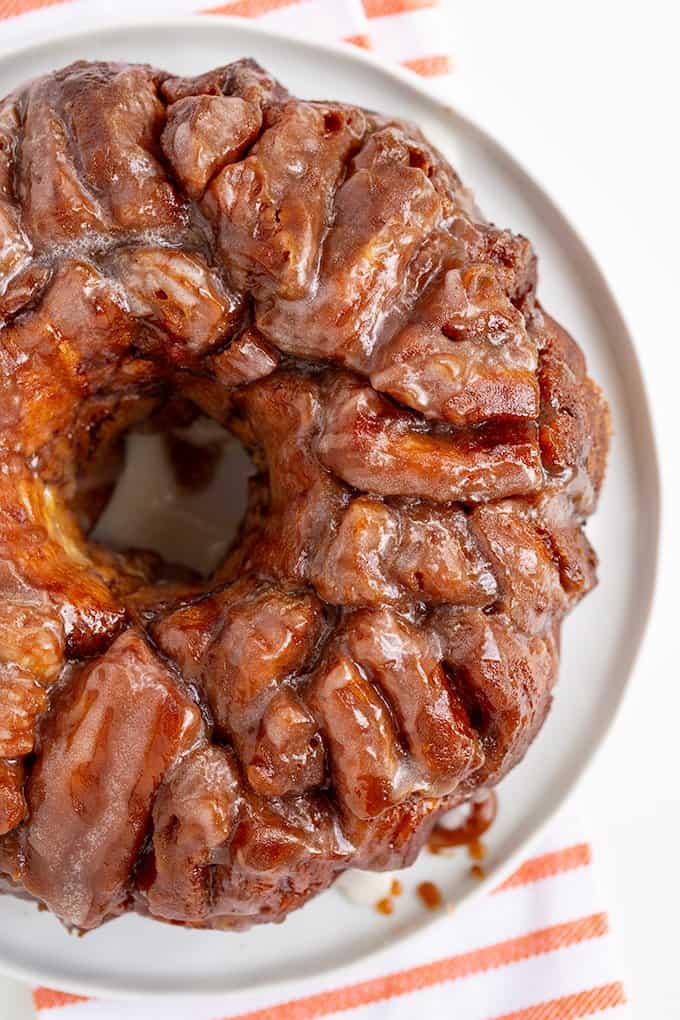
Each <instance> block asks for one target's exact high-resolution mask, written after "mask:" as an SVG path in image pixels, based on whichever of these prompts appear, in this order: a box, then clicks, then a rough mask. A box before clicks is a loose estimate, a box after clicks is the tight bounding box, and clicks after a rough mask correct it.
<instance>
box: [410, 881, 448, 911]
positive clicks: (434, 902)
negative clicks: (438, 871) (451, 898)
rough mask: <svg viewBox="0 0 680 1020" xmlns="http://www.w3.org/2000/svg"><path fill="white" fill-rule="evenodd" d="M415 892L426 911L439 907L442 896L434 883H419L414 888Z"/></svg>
mask: <svg viewBox="0 0 680 1020" xmlns="http://www.w3.org/2000/svg"><path fill="white" fill-rule="evenodd" d="M416 892H417V894H418V896H419V897H420V899H421V901H422V903H423V904H424V905H425V906H426V907H427V909H428V910H438V909H439V907H441V905H442V903H443V900H442V894H441V892H440V890H439V888H438V887H437V886H436V885H435V884H434V882H421V883H420V884H419V885H417V886H416Z"/></svg>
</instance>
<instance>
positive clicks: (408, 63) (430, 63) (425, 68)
mask: <svg viewBox="0 0 680 1020" xmlns="http://www.w3.org/2000/svg"><path fill="white" fill-rule="evenodd" d="M401 63H402V67H408V69H409V71H415V72H416V74H420V75H422V76H423V78H435V77H436V76H437V75H438V74H450V73H451V70H452V68H451V60H450V58H449V56H448V54H446V53H433V54H432V55H431V56H429V57H414V58H413V60H402V62H401Z"/></svg>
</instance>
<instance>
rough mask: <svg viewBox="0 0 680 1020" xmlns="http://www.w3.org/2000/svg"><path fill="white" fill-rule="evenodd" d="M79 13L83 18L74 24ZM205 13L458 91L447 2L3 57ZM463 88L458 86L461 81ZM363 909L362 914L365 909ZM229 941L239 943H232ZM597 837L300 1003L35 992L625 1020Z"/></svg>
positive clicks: (56, 21) (33, 6)
mask: <svg viewBox="0 0 680 1020" xmlns="http://www.w3.org/2000/svg"><path fill="white" fill-rule="evenodd" d="M67 10H68V13H69V15H70V16H69V17H65V14H66V11H67ZM197 10H200V11H201V13H205V14H232V15H239V16H242V17H251V18H257V19H258V21H260V22H261V23H262V24H264V25H266V26H268V27H271V28H272V29H275V30H278V31H282V32H289V33H291V34H297V35H304V36H306V37H308V38H315V39H336V40H337V39H340V40H343V41H345V42H347V43H349V44H353V45H357V46H362V47H365V48H367V49H372V50H375V51H377V52H378V53H379V54H380V55H381V56H384V57H385V58H386V59H388V60H390V61H393V62H397V63H399V64H401V65H403V66H404V67H407V68H410V69H411V70H412V71H414V72H416V73H418V74H420V75H423V76H425V77H428V78H432V79H436V80H437V83H438V85H439V87H440V88H441V87H442V86H443V87H446V84H447V79H446V76H447V75H450V74H451V63H450V58H449V54H448V45H447V42H448V39H447V34H446V31H445V28H446V26H445V24H444V23H443V22H442V20H441V11H440V9H439V2H438V0H233V2H231V3H229V2H226V3H222V4H219V3H218V4H214V3H213V2H212V0H205V6H203V4H202V3H199V4H198V5H197V3H196V0H143V2H141V3H140V0H0V18H2V19H5V20H4V22H3V24H2V25H0V51H7V50H11V49H12V48H13V47H15V46H17V45H25V44H26V43H27V42H30V41H34V40H35V41H37V40H38V39H40V38H46V37H50V36H54V34H55V32H59V31H63V30H68V28H69V27H74V26H77V25H79V24H81V23H82V21H83V20H91V19H92V17H93V15H94V16H96V17H100V16H101V18H102V19H105V18H106V17H107V16H113V15H115V17H116V18H120V17H122V16H125V14H126V13H127V12H128V11H129V13H130V14H131V15H139V14H140V12H141V13H143V14H145V15H153V14H157V13H162V14H166V15H171V14H181V13H190V12H195V11H197ZM450 81H451V87H452V89H454V88H455V78H454V77H451V79H450ZM360 909H362V908H360V907H357V910H360ZM225 937H228V936H225ZM620 978H621V975H620V970H619V965H618V962H617V958H616V955H615V953H614V952H613V947H612V936H611V934H610V931H609V925H608V921H607V914H606V911H605V908H604V905H603V903H602V900H601V894H600V891H599V889H598V887H597V884H596V882H595V877H594V875H593V869H592V865H591V852H590V847H589V845H588V844H587V842H584V841H583V827H582V823H581V822H580V820H579V819H578V818H577V817H575V816H574V814H573V811H572V810H571V809H567V810H566V811H563V812H562V814H561V816H560V817H559V818H558V819H557V820H555V821H553V822H552V823H551V825H550V827H549V828H548V830H547V831H546V833H544V835H543V836H542V838H541V839H540V841H539V842H538V843H537V844H536V845H535V846H534V847H533V849H532V856H531V857H530V858H528V859H527V860H525V861H524V863H523V864H522V865H521V866H520V867H519V868H518V869H517V871H515V872H514V874H512V875H511V876H510V877H509V878H508V879H506V881H505V882H503V883H502V885H500V886H499V887H498V888H496V889H494V890H493V891H492V892H491V893H490V894H489V895H487V896H484V897H482V898H481V899H477V900H476V901H475V903H474V904H473V905H471V906H470V907H469V908H466V909H463V910H461V912H460V913H459V914H458V913H455V912H453V914H452V913H451V912H442V916H441V917H440V918H439V919H437V920H436V921H435V922H434V923H433V924H432V925H430V926H429V927H428V928H427V929H426V930H425V931H424V932H422V933H420V934H418V935H415V936H414V937H413V938H411V939H410V940H408V941H406V942H405V943H403V944H401V945H399V946H397V947H396V948H395V949H393V950H391V951H389V952H387V953H383V954H381V956H380V957H379V958H377V959H376V958H373V959H371V960H369V961H366V962H365V963H360V964H358V965H355V966H354V967H352V968H351V969H350V970H347V971H345V972H340V973H338V972H334V973H333V975H331V976H330V977H325V978H323V977H322V978H317V979H313V980H306V981H304V982H300V984H299V987H297V988H296V989H295V990H294V991H293V992H291V989H290V986H289V985H288V986H286V988H285V990H282V991H281V992H280V993H279V994H277V993H276V991H271V990H269V991H266V992H262V993H260V992H257V991H254V992H247V993H237V994H234V995H230V996H222V997H218V998H216V997H211V998H199V999H195V1000H194V999H191V1000H189V999H185V998H180V999H177V998H175V999H144V1000H137V1001H130V1000H116V1001H108V1000H101V999H99V1000H94V999H85V998H82V997H79V996H74V995H70V994H67V993H64V992H60V991H57V990H54V989H48V988H36V989H35V990H34V993H33V997H34V1002H35V1007H36V1011H37V1015H38V1017H39V1018H41V1020H312V1018H316V1017H336V1016H340V1015H342V1016H344V1017H347V1020H412V1018H414V1017H417V1016H427V1017H428V1020H440V1018H441V1020H443V1018H445V1017H446V1018H447V1020H448V1018H454V1017H455V1020H576V1018H579V1017H590V1018H594V1020H596V1018H606V1020H610V1018H611V1020H623V1018H625V1017H628V1016H629V1013H628V1007H627V1006H626V997H625V993H624V988H623V984H622V982H621V979H620Z"/></svg>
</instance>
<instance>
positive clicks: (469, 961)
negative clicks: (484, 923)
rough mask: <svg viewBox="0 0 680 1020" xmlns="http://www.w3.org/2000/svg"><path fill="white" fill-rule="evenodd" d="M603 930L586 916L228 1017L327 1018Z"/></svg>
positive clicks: (598, 918)
mask: <svg viewBox="0 0 680 1020" xmlns="http://www.w3.org/2000/svg"><path fill="white" fill-rule="evenodd" d="M607 930H608V926H607V915H606V914H591V915H590V916H588V917H581V918H578V919H577V920H575V921H568V922H566V923H565V924H557V925H554V926H552V927H550V928H542V929H541V930H540V931H533V932H530V933H529V934H528V935H521V936H519V937H518V938H514V939H508V940H507V941H506V942H498V943H496V944H495V945H492V946H485V947H484V948H482V949H474V950H472V952H469V953H460V954H459V955H457V956H450V957H448V958H447V959H445V960H437V961H435V962H434V963H427V964H423V965H422V966H420V967H412V968H411V969H409V970H402V971H397V972H396V973H394V974H387V975H386V976H384V977H379V978H373V979H372V980H370V981H362V982H360V983H359V984H356V985H348V986H346V987H345V988H336V989H334V990H331V991H328V992H321V993H320V994H318V995H310V996H307V997H305V998H303V999H294V1000H292V1001H291V1002H286V1003H282V1004H281V1005H279V1006H269V1007H267V1008H266V1009H260V1010H255V1011H254V1012H251V1013H242V1014H241V1015H240V1016H238V1017H232V1018H231V1020H315V1018H317V1017H323V1016H328V1014H329V1013H340V1012H342V1011H343V1010H347V1009H357V1008H358V1007H359V1006H367V1005H369V1004H371V1003H373V1002H380V1001H382V1000H384V999H391V998H394V997H395V996H398V995H407V994H408V993H409V992H417V991H419V990H420V989H422V988H428V987H429V986H430V985H436V984H441V982H443V981H457V980H459V979H460V978H465V977H469V976H470V975H472V974H480V973H483V972H484V971H487V970H492V969H494V968H496V967H506V966H508V965H509V964H512V963H518V962H519V961H520V960H527V959H529V958H530V957H532V956H539V955H541V954H543V953H551V952H554V951H555V950H556V949H563V948H564V947H566V946H574V945H577V944H578V943H579V942H585V941H586V940H588V939H595V938H600V937H601V936H603V935H605V934H606V932H607ZM556 1020H557V1018H556ZM560 1020H561V1018H560Z"/></svg>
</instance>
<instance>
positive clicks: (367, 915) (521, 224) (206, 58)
mask: <svg viewBox="0 0 680 1020" xmlns="http://www.w3.org/2000/svg"><path fill="white" fill-rule="evenodd" d="M241 56H253V57H255V58H256V59H257V60H259V61H260V62H261V63H262V64H264V65H265V67H267V68H269V69H270V70H271V71H273V72H274V73H275V74H276V75H277V76H279V77H280V78H281V79H282V80H283V81H284V82H285V84H286V85H288V86H289V87H290V88H291V89H292V90H293V91H295V92H298V93H299V94H301V95H303V96H308V97H310V98H312V97H313V98H324V97H330V98H338V99H343V100H347V101H349V102H356V103H360V104H362V105H365V106H369V107H373V108H374V109H378V110H383V111H386V112H389V113H392V114H395V115H398V116H400V117H407V118H411V119H413V120H414V121H417V122H418V123H419V124H420V125H421V126H422V127H423V128H424V130H425V132H426V133H427V134H428V135H429V137H430V138H431V139H432V140H433V141H434V142H435V143H436V144H437V145H439V146H440V147H441V149H442V150H443V151H444V152H445V153H446V154H448V155H449V156H450V158H451V159H452V161H453V162H454V163H455V165H456V166H457V168H458V169H459V171H460V172H461V174H462V176H463V179H464V180H465V181H466V182H467V183H468V184H470V185H471V186H472V187H473V188H474V189H475V192H476V194H477V197H478V199H479V202H480V204H481V207H482V209H484V210H485V212H486V214H487V215H488V216H489V217H490V218H491V219H493V220H495V221H496V222H498V223H500V224H502V225H503V226H509V227H512V228H513V229H515V230H519V231H521V232H522V233H525V234H526V235H528V236H529V237H530V238H531V239H532V241H533V242H534V244H535V247H536V249H537V251H538V253H539V257H540V274H541V283H540V296H541V299H542V301H543V302H544V304H545V305H546V306H547V307H548V308H549V309H550V310H551V312H553V314H555V315H556V316H557V318H558V319H559V320H560V321H561V322H563V323H565V325H566V326H567V327H568V328H569V329H570V330H571V331H572V332H573V333H574V335H575V336H576V338H577V339H578V341H579V343H580V344H581V345H582V346H583V348H584V350H585V352H586V355H587V357H588V362H589V365H590V369H591V371H592V374H593V375H594V377H595V378H596V379H597V380H598V381H599V382H600V384H601V385H602V386H603V388H604V391H605V393H606V395H607V398H608V400H609V403H610V406H611V410H612V415H613V423H614V441H613V447H612V452H611V458H610V466H609V473H608V477H607V482H606V485H605V489H604V495H603V498H602V503H601V507H600V510H599V512H598V514H597V515H596V517H595V518H594V520H593V521H592V523H591V524H590V526H589V534H590V537H591V539H592V541H593V543H594V545H595V548H596V549H597V551H598V553H599V555H600V559H601V567H600V577H601V581H600V586H599V587H598V589H597V590H596V591H595V593H594V594H592V595H590V596H589V598H588V599H587V601H586V603H585V605H584V606H582V607H581V608H579V609H577V610H576V612H575V613H574V614H573V616H572V617H571V618H570V619H569V620H568V622H567V624H566V627H565V631H564V642H563V645H564V653H563V659H562V670H561V679H560V683H559V685H558V689H557V695H556V700H555V706H554V708H553V711H552V713H551V715H550V718H549V719H548V722H547V724H546V725H545V727H544V729H543V732H542V733H541V735H540V737H539V738H538V740H537V741H536V743H535V744H534V746H533V747H532V748H531V750H530V752H529V754H528V755H527V757H526V760H525V761H524V763H523V764H522V765H521V766H520V767H519V768H517V769H516V770H515V771H514V772H513V773H512V774H511V775H510V777H509V778H508V779H507V780H506V781H505V782H504V783H503V785H502V788H501V791H500V802H501V809H500V816H499V819H498V821H497V823H496V824H495V826H494V827H493V829H492V831H491V834H490V838H489V840H488V843H489V850H490V855H489V859H488V861H487V862H486V868H487V876H488V877H487V880H486V883H482V884H480V883H479V882H476V881H475V880H473V879H471V878H470V876H469V862H468V861H466V860H465V859H464V855H463V854H459V855H458V857H457V858H454V859H441V858H433V857H432V856H430V855H428V854H427V853H425V854H423V855H422V856H421V858H420V860H419V862H418V863H417V864H416V865H415V866H414V868H413V869H412V870H411V871H410V872H408V873H406V874H405V877H404V881H405V884H406V889H407V895H405V896H403V897H402V898H401V899H400V900H399V903H398V910H397V912H396V913H395V915H394V916H393V918H385V917H382V916H380V915H378V914H377V913H376V912H374V911H372V910H370V909H369V908H361V907H357V906H352V905H350V904H349V903H348V902H346V901H345V900H344V899H343V898H342V897H341V896H340V895H339V894H338V893H337V892H335V891H333V890H331V891H329V892H327V893H325V894H324V895H323V896H321V897H319V898H317V899H316V900H315V901H314V902H312V903H311V904H310V905H309V906H307V907H305V908H304V909H303V910H302V911H300V912H298V913H296V914H294V915H292V916H291V917H290V918H289V919H288V920H287V921H286V922H285V925H284V926H283V927H280V926H268V927H264V928H257V929H254V930H253V931H252V932H250V933H246V934H218V933H212V932H190V931H183V930H181V929H178V928H171V927H165V926H163V925H159V924H154V923H152V922H149V921H145V920H142V919H140V918H136V917H126V918H123V919H121V920H119V921H115V922H113V923H112V924H110V925H107V926H105V927H104V928H103V929H101V930H100V931H97V932H94V933H93V934H91V935H88V936H87V938H85V939H75V938H71V937H69V936H68V935H67V934H66V933H65V932H64V931H63V929H62V928H61V927H60V926H59V924H58V923H57V922H56V921H55V919H54V918H53V917H50V916H49V915H47V914H44V913H43V914H39V913H38V911H37V910H36V908H35V906H34V905H29V904H26V903H23V902H20V901H18V900H14V899H11V898H6V899H4V900H3V901H0V912H1V913H0V916H1V917H2V925H1V926H0V967H2V968H3V969H5V970H6V971H8V972H9V973H11V974H13V975H15V976H19V977H21V978H23V979H25V980H32V981H37V980H39V981H41V982H44V983H47V984H52V985H55V986H57V987H59V988H64V989H69V990H73V991H80V992H84V993H86V994H87V993H90V994H106V995H140V994H153V993H156V994H178V993H192V994H197V993H204V994H205V993H213V994H214V993H219V992H224V991H229V990H236V989H244V988H248V987H253V986H255V985H257V986H258V987H260V988H261V987H262V985H263V983H278V982H283V981H288V980H291V979H296V978H299V977H301V976H303V975H311V974H319V973H322V972H327V971H328V970H330V969H332V968H337V967H341V966H345V965H347V964H349V963H351V962H352V961H355V960H357V959H359V958H362V957H365V956H366V955H367V954H370V953H374V952H377V951H379V950H382V949H384V948H385V947H386V946H387V947H388V946H389V945H391V944H393V943H394V942H395V941H397V940H398V939H402V938H404V937H405V936H406V935H407V934H408V933H409V932H411V931H413V930H415V929H417V928H419V927H422V926H424V925H426V924H428V923H430V922H431V920H432V917H433V915H432V914H428V913H426V912H425V911H424V910H423V908H422V907H421V906H420V905H419V902H418V900H417V898H416V897H415V896H413V895H408V890H410V889H412V887H413V886H414V885H415V884H416V882H418V881H422V880H423V879H424V878H428V879H432V880H434V881H436V882H437V883H438V884H439V886H440V887H441V888H442V890H443V891H444V893H445V896H446V898H447V900H449V901H451V902H455V903H456V904H458V905H460V904H461V903H463V901H466V900H469V899H470V898H471V897H472V896H473V894H474V893H478V892H479V891H481V890H482V889H484V888H486V887H487V886H489V885H493V884H494V883H495V882H497V881H498V879H499V877H500V875H501V873H502V872H504V871H507V870H508V869H509V868H510V867H511V866H512V864H513V862H514V861H515V860H516V858H517V856H518V855H519V854H520V853H522V852H525V851H526V848H527V844H528V842H529V841H530V840H531V839H532V837H533V836H535V834H536V832H537V831H538V829H539V828H540V827H541V826H542V825H543V824H544V823H545V822H546V821H547V819H548V818H549V817H550V816H551V815H552V814H553V813H554V812H555V810H556V809H557V808H558V807H559V806H560V804H561V803H562V802H563V801H564V799H565V797H566V796H567V794H568V793H569V791H570V790H571V789H572V787H573V786H574V784H575V783H576V781H577V779H578V778H579V776H580V775H581V774H582V772H583V770H584V768H585V767H586V765H587V764H588V763H589V761H590V760H591V758H592V756H593V753H594V751H595V749H596V748H597V747H598V745H600V744H601V742H602V740H603V738H604V736H605V734H606V732H607V730H608V728H609V726H610V723H611V721H612V719H613V717H614V714H615V712H616V709H617V707H618V705H619V703H620V701H621V697H622V694H623V691H624V688H625V685H626V683H627V680H628V677H629V674H630V671H631V667H632V664H633V661H634V658H635V655H636V652H637V649H638V646H639V643H640V640H641V637H642V633H643V630H644V627H645V623H646V619H647V615H648V612H649V607H650V602H651V597H652V590H653V584H654V574H655V565H656V553H657V536H658V512H659V492H658V475H657V466H656V455H655V450H654V440H653V435H652V429H651V423H650V416H649V410H648V405H647V400H646V397H645V393H644V387H643V383H642V379H641V376H640V370H639V367H638V363H637V359H636V356H635V353H634V349H633V344H632V340H631V337H630V335H629V333H628V330H627V328H626V326H625V323H624V322H623V319H622V317H621V314H620V312H619V310H618V307H617V305H616V302H615V300H614V298H613V297H612V295H611V293H610V292H609V289H608V287H607V285H606V283H605V281H604V279H603V277H602V275H601V273H600V271H599V270H598V268H597V266H596V265H595V263H594V261H593V259H592V257H591V256H590V254H589V252H588V250H587V248H586V246H585V245H584V243H583V242H582V240H581V239H580V238H579V237H578V236H577V234H576V233H575V231H574V230H573V229H572V228H571V227H570V225H569V224H568V223H567V221H566V220H565V218H564V217H563V216H562V214H561V213H560V211H559V210H558V208H557V207H556V206H555V204H554V203H553V202H552V200H551V199H550V198H549V197H548V196H547V195H546V194H545V193H544V191H543V190H542V189H541V188H540V187H539V186H538V184H537V183H536V182H535V181H533V180H532V179H531V178H530V176H529V175H528V174H527V173H526V172H525V170H523V169H522V167H521V166H519V164H518V163H517V162H516V161H515V160H514V159H513V158H512V157H511V156H510V155H508V153H507V152H506V151H505V150H503V149H502V148H501V147H500V146H499V145H498V144H496V143H495V142H494V141H493V140H492V139H490V138H489V137H488V136H487V135H485V134H484V132H483V131H481V130H480V129H479V128H478V127H476V126H475V125H473V124H471V123H470V122H469V121H468V120H466V119H465V118H463V117H461V116H459V115H458V114H456V113H455V112H453V111H452V110H450V109H448V108H447V107H446V106H445V105H443V104H441V103H439V102H438V101H437V100H435V99H433V98H432V96H431V95H430V94H429V93H428V91H427V90H426V88H425V87H424V86H423V85H420V84H419V83H418V82H417V81H415V80H414V79H412V78H411V77H410V76H408V75H407V74H406V73H404V72H399V71H391V70H387V69H385V68H383V67H382V66H381V65H379V64H378V63H377V62H375V61H374V60H373V59H372V58H371V57H370V56H368V55H366V54H364V53H362V52H360V51H354V50H352V49H351V48H349V47H345V48H341V47H332V46H327V47H322V46H318V45H315V44H309V43H304V42H297V41H291V40H288V39H282V38H281V37H278V36H275V35H272V34H268V33H266V32H264V31H262V30H261V29H258V28H257V27H254V26H252V25H250V24H248V23H246V22H243V21H240V20H238V19H236V20H231V19H226V18H225V19H218V18H212V17H211V18H182V19H176V20H175V19H167V20H164V21H163V22H159V21H155V22H153V23H151V22H141V23H137V24H135V25H125V26H120V25H118V26H114V27H110V28H106V29H101V28H99V29H97V30H95V31H88V32H86V33H81V34H79V35H73V36H69V37H67V38H61V39H56V40H53V41H50V42H49V43H45V44H42V45H39V46H36V47H33V48H31V49H27V50H24V51H23V52H21V53H19V54H13V55H10V56H8V57H5V58H3V59H2V60H1V61H0V94H2V95H4V94H5V93H6V92H8V91H10V90H11V89H12V88H13V87H15V86H17V85H18V84H20V83H21V82H22V81H24V80H25V79H27V78H30V77H32V76H34V75H36V74H39V73H42V72H44V71H48V70H51V69H52V68H55V67H59V66H61V65H64V64H67V63H69V62H70V61H72V60H76V59H79V58H89V59H118V60H128V61H140V62H149V63H152V64H156V65H159V66H163V67H166V68H168V69H169V70H172V71H175V72H179V73H195V72H197V71H203V70H207V69H208V68H210V67H213V66H215V65H219V64H223V63H226V62H227V61H229V60H232V59H235V58H237V57H241ZM473 909H474V908H473Z"/></svg>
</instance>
